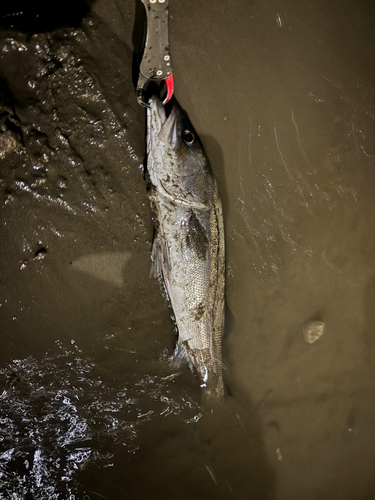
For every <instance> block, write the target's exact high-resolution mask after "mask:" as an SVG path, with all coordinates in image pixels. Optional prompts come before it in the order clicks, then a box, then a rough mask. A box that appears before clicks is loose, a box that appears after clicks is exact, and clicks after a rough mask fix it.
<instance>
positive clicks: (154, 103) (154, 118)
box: [147, 95, 167, 134]
mask: <svg viewBox="0 0 375 500" xmlns="http://www.w3.org/2000/svg"><path fill="white" fill-rule="evenodd" d="M148 104H149V106H150V107H149V108H147V118H148V128H149V130H150V129H153V131H154V133H156V134H158V133H159V132H160V130H161V128H162V127H163V125H164V124H165V122H166V121H167V116H166V113H165V108H164V105H163V103H162V101H161V99H160V97H158V96H157V95H153V96H152V97H150V99H149V101H148Z"/></svg>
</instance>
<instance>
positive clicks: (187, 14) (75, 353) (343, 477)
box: [0, 0, 375, 500]
mask: <svg viewBox="0 0 375 500" xmlns="http://www.w3.org/2000/svg"><path fill="white" fill-rule="evenodd" d="M56 7H57V8H56V9H54V10H52V8H51V7H50V5H49V3H47V2H41V1H39V2H34V3H33V4H32V5H31V4H30V3H29V2H21V1H18V2H14V3H12V5H11V6H9V5H7V6H1V7H0V27H1V30H0V241H1V246H0V252H1V256H0V335H1V349H0V498H1V499H2V498H4V499H6V500H7V499H12V500H15V499H17V500H18V499H19V500H21V499H22V500H24V499H25V500H29V499H30V500H31V499H33V500H34V499H35V500H42V499H43V500H44V499H52V500H60V499H64V500H65V499H70V500H72V499H73V498H75V499H76V500H88V499H91V500H94V499H97V498H105V499H107V500H117V499H122V498H124V499H125V498H131V499H133V498H146V499H147V498H150V499H151V498H152V499H159V498H160V499H162V498H163V499H169V498H181V499H182V500H184V499H186V500H187V499H191V498H197V499H205V500H207V499H211V498H212V499H215V500H219V499H230V498H237V499H249V498H254V499H257V500H266V499H267V500H273V499H275V500H276V499H277V500H294V499H295V500H299V499H301V498H304V499H306V500H328V499H329V500H331V499H336V498H337V499H340V500H351V499H355V500H358V499H363V500H367V499H374V498H375V478H374V466H375V451H374V450H375V396H374V394H375V392H374V390H375V384H374V375H375V370H374V367H375V337H374V322H375V308H374V301H375V264H374V247H375V232H374V226H375V211H374V203H375V178H374V176H375V174H374V172H375V142H374V136H375V105H374V104H375V103H374V88H375V67H374V52H375V32H374V29H373V26H374V21H375V8H374V4H373V3H372V2H367V1H365V0H361V1H359V2H356V3H353V2H343V1H341V2H339V1H335V0H332V1H330V2H325V1H320V0H319V1H317V2H313V3H312V2H308V1H307V0H303V1H300V2H294V1H292V2H287V1H284V0H271V1H270V2H261V1H254V2H248V1H245V0H234V1H233V0H232V1H227V0H220V1H216V2H214V1H213V0H208V1H205V2H198V1H197V0H189V1H188V0H179V1H177V0H171V8H170V14H171V19H170V30H171V33H170V38H171V40H170V42H171V53H172V62H173V69H174V76H175V87H176V95H177V97H178V100H179V102H180V104H181V105H182V107H183V108H184V109H185V110H186V112H187V113H188V115H189V118H190V120H191V122H192V123H193V124H194V127H195V129H196V130H197V132H198V134H199V136H200V138H201V140H202V142H203V145H204V147H205V149H206V153H207V155H208V157H209V159H210V162H211V164H212V168H213V171H214V173H215V175H216V177H217V181H218V185H219V190H220V193H221V197H222V201H223V210H224V217H225V227H226V248H227V293H226V297H227V322H226V333H225V337H224V360H223V361H224V363H225V366H226V368H227V369H226V370H225V373H224V376H225V382H226V390H227V397H226V401H225V403H224V404H223V405H220V406H218V407H215V408H213V409H212V412H211V411H207V409H206V410H205V409H204V408H202V407H201V406H200V393H199V387H198V384H197V381H196V379H195V378H194V376H193V375H192V374H191V373H190V372H189V370H188V369H186V370H185V371H182V372H180V373H175V372H174V371H173V369H172V368H171V366H170V364H169V361H168V358H169V356H170V354H171V353H172V351H173V347H174V342H175V332H174V326H173V322H171V320H170V316H171V314H172V311H171V309H170V308H169V307H168V304H167V303H166V302H165V301H164V299H163V297H162V296H161V294H160V290H159V284H158V283H157V280H154V279H152V278H150V276H149V274H150V250H151V242H152V237H153V228H152V220H151V214H150V211H149V204H148V200H147V196H146V186H145V182H144V178H143V177H144V173H143V163H144V155H145V114H144V110H143V109H142V108H141V107H140V106H138V104H137V102H136V98H135V93H134V85H133V80H134V76H135V74H134V64H133V60H135V59H136V58H137V55H138V53H139V47H140V45H141V42H142V29H143V16H142V5H141V4H140V2H133V1H129V0H122V1H120V0H107V1H104V0H97V1H96V2H88V3H84V2H82V1H78V0H74V1H73V0H70V1H68V2H65V3H64V4H63V3H61V4H60V3H58V4H56ZM311 325H315V326H316V325H320V331H319V332H316V331H313V330H311V328H310V327H311ZM321 325H323V326H324V334H322V332H323V330H322V326H321ZM308 328H310V330H309V329H308ZM318 333H319V335H318ZM306 339H307V340H306Z"/></svg>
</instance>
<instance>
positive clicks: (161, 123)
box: [147, 96, 214, 204]
mask: <svg viewBox="0 0 375 500" xmlns="http://www.w3.org/2000/svg"><path fill="white" fill-rule="evenodd" d="M149 104H150V107H149V108H148V110H147V136H148V140H147V151H148V163H147V168H148V171H149V174H150V179H151V182H152V184H153V185H154V186H156V187H157V188H159V190H160V191H161V192H162V193H164V194H166V195H167V196H168V197H172V198H174V199H176V200H177V201H178V200H179V201H182V202H186V203H192V204H194V203H199V204H205V203H208V202H209V199H210V198H209V197H210V193H211V192H212V187H213V184H214V179H213V176H212V173H211V169H210V165H209V162H208V159H207V156H206V154H205V152H204V149H203V146H202V143H201V141H200V139H199V137H198V135H197V133H196V132H195V130H194V128H193V126H192V125H191V123H190V121H189V119H188V118H187V117H186V116H185V114H184V113H183V111H182V110H181V108H180V106H179V105H178V103H177V101H176V100H175V99H174V100H173V102H172V108H171V110H170V113H169V114H168V115H167V113H166V110H165V108H164V106H163V104H162V102H161V100H160V99H159V98H158V97H157V96H153V97H152V98H151V99H150V101H149Z"/></svg>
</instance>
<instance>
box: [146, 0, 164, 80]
mask: <svg viewBox="0 0 375 500" xmlns="http://www.w3.org/2000/svg"><path fill="white" fill-rule="evenodd" d="M142 2H143V4H144V6H145V8H146V15H147V35H146V44H145V47H144V52H143V57H142V62H141V65H140V68H139V69H140V73H141V74H142V75H143V76H144V77H145V78H146V79H148V80H156V81H158V80H165V79H166V78H168V76H169V75H170V74H171V55H170V53H169V37H168V7H169V0H142Z"/></svg>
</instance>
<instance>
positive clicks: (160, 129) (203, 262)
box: [147, 95, 225, 400]
mask: <svg viewBox="0 0 375 500" xmlns="http://www.w3.org/2000/svg"><path fill="white" fill-rule="evenodd" d="M147 177H148V184H149V187H148V197H149V200H150V205H151V210H152V214H153V220H154V241H153V246H152V252H151V260H152V274H153V275H154V276H156V277H158V278H159V279H160V281H161V283H162V286H163V287H164V289H165V292H166V296H167V298H169V300H170V304H171V307H172V309H173V313H174V319H175V324H176V326H177V330H178V338H177V342H176V347H175V350H174V353H173V356H172V361H173V364H174V365H181V363H183V362H187V364H188V365H189V367H190V369H191V370H192V371H193V372H195V373H196V375H197V376H198V379H199V383H200V386H201V387H202V390H203V394H204V398H205V399H208V400H213V399H217V400H221V399H222V398H223V396H224V382H223V362H222V337H223V331H224V295H225V240H224V221H223V211H222V204H221V200H220V196H219V192H218V187H217V183H216V180H215V178H214V175H213V173H212V170H211V167H210V163H209V160H208V158H207V155H206V153H205V151H204V149H203V146H202V143H201V141H200V139H199V137H198V135H197V133H196V131H195V130H194V128H193V126H192V124H191V123H190V121H189V119H188V118H187V117H186V115H185V114H184V113H183V111H182V109H181V107H180V106H179V104H178V103H177V100H176V99H175V98H173V100H172V103H171V107H170V111H169V112H168V111H166V109H165V107H164V106H163V104H162V102H161V100H160V98H159V97H158V96H157V95H154V96H152V97H151V98H150V99H149V108H148V109H147Z"/></svg>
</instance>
